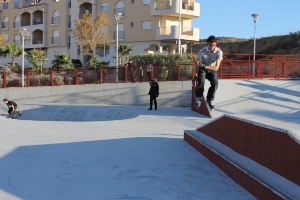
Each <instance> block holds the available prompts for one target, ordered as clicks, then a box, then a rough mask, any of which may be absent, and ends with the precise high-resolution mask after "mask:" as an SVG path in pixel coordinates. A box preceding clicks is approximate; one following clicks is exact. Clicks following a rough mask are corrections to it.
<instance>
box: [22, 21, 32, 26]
mask: <svg viewBox="0 0 300 200" xmlns="http://www.w3.org/2000/svg"><path fill="white" fill-rule="evenodd" d="M21 26H30V20H22V21H21Z"/></svg>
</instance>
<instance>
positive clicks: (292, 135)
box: [184, 115, 300, 199]
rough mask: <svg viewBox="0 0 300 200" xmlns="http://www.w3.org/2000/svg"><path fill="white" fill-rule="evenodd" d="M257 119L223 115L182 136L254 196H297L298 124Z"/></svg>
mask: <svg viewBox="0 0 300 200" xmlns="http://www.w3.org/2000/svg"><path fill="white" fill-rule="evenodd" d="M258 121H259V120H257V121H250V120H246V119H243V118H238V117H235V116H229V115H224V116H222V117H219V118H217V119H216V120H213V121H211V122H209V123H208V124H206V125H204V126H202V127H199V128H198V129H197V130H194V131H189V130H187V131H184V139H185V141H187V142H188V143H189V144H190V145H191V146H193V147H194V148H195V149H196V150H198V151H199V152H200V153H201V154H203V155H204V156H206V157H207V158H208V159H209V160H210V161H212V162H213V163H214V164H215V165H216V166H218V167H219V168H220V169H221V170H223V171H224V172H225V173H226V174H227V175H228V176H229V177H231V178H232V179H233V180H234V181H235V182H237V183H238V184H240V185H241V186H242V187H244V188H245V189H246V190H247V191H248V192H250V193H251V194H252V195H253V196H255V197H256V198H258V199H281V198H284V199H300V173H299V169H300V139H299V138H300V134H299V131H298V130H297V127H298V125H297V124H292V123H290V124H289V127H290V128H292V127H294V129H293V131H291V130H287V129H285V127H284V126H282V128H280V127H278V126H271V125H269V123H270V120H269V123H266V124H264V123H261V122H258ZM262 121H263V120H262Z"/></svg>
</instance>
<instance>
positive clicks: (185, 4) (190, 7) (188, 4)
mask: <svg viewBox="0 0 300 200" xmlns="http://www.w3.org/2000/svg"><path fill="white" fill-rule="evenodd" d="M182 9H184V10H194V2H182Z"/></svg>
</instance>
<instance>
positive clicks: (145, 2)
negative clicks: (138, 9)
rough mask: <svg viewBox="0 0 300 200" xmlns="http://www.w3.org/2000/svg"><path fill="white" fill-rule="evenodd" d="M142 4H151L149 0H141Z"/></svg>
mask: <svg viewBox="0 0 300 200" xmlns="http://www.w3.org/2000/svg"><path fill="white" fill-rule="evenodd" d="M142 4H143V5H148V4H151V0H142Z"/></svg>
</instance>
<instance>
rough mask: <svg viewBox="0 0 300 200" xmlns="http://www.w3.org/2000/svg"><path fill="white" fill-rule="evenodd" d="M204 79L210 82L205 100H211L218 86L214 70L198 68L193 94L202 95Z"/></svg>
mask: <svg viewBox="0 0 300 200" xmlns="http://www.w3.org/2000/svg"><path fill="white" fill-rule="evenodd" d="M205 79H207V80H208V81H209V82H210V88H209V89H208V92H207V96H206V100H207V101H213V100H214V99H215V94H216V91H217V88H218V84H219V82H218V75H217V72H216V71H212V70H202V69H199V70H198V85H197V86H196V91H195V95H196V96H197V97H202V95H203V92H204V84H205Z"/></svg>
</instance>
